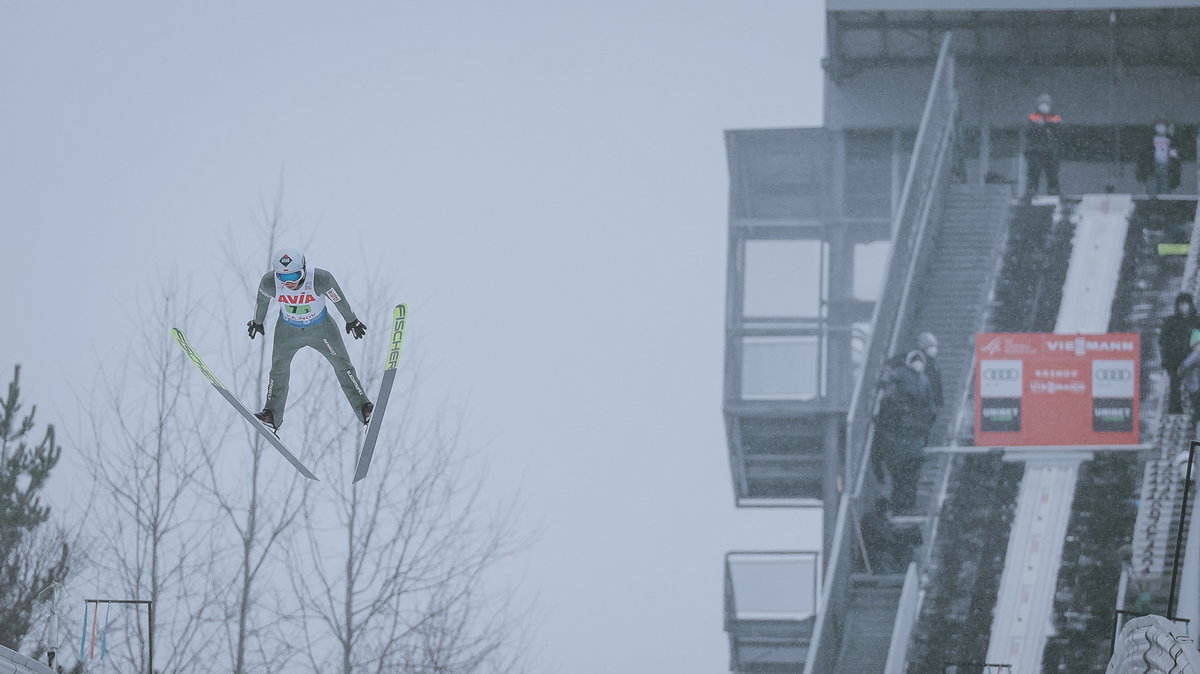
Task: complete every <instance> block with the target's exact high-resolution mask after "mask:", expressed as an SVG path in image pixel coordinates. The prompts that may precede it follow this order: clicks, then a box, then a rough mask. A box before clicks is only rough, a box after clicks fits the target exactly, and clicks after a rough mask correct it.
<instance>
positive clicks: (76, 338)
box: [0, 0, 824, 673]
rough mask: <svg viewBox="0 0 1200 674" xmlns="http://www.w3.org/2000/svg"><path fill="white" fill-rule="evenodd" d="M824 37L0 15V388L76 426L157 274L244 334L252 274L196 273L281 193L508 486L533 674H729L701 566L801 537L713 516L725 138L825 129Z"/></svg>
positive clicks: (347, 9) (501, 15) (145, 5)
mask: <svg viewBox="0 0 1200 674" xmlns="http://www.w3.org/2000/svg"><path fill="white" fill-rule="evenodd" d="M823 36H824V27H823V15H822V7H821V5H820V3H816V2H812V3H807V2H796V1H795V0H786V1H785V0H759V1H757V2H752V3H733V2H723V1H717V0H706V1H702V2H694V1H688V0H659V1H657V2H654V3H562V2H552V1H547V0H523V1H518V2H509V3H502V4H500V3H469V4H468V3H447V2H432V1H430V2H405V3H385V2H362V3H354V4H353V5H334V4H327V3H314V2H300V3H292V2H289V3H284V2H263V3H252V4H250V5H247V4H246V3H236V2H206V3H193V4H191V5H190V6H188V7H186V8H184V7H182V6H180V5H178V4H175V3H155V2H140V3H134V2H107V3H56V2H34V1H33V0H19V1H16V2H12V1H7V2H4V1H0V118H2V119H4V120H5V123H4V125H3V128H2V129H0V156H2V157H3V159H2V160H0V240H2V241H3V243H2V244H0V260H2V261H3V263H4V270H5V276H6V281H7V284H6V285H7V293H6V295H7V296H8V297H9V298H10V305H9V313H8V316H9V320H8V321H6V329H5V330H0V368H2V372H0V374H2V375H3V377H4V381H5V382H7V381H8V376H9V374H10V369H11V366H12V364H13V363H21V364H23V366H24V368H23V376H24V389H25V394H26V398H27V400H29V401H30V402H36V403H38V404H39V409H40V411H39V414H40V417H41V420H42V421H53V422H56V423H58V424H60V425H61V426H63V427H64V428H68V429H69V428H74V427H78V421H79V419H78V410H76V409H75V405H74V396H75V395H76V394H77V393H86V391H88V390H89V389H90V387H91V386H92V385H93V383H94V377H95V370H96V367H95V362H94V359H97V358H99V359H101V360H103V359H106V358H116V357H117V356H118V355H120V354H122V353H124V347H125V344H126V343H127V342H129V341H132V339H133V337H132V336H133V335H136V334H137V333H138V332H140V331H150V332H155V333H161V334H162V335H163V338H164V339H166V338H167V329H168V327H170V326H163V325H155V324H151V323H148V322H147V321H146V319H145V317H142V316H139V315H137V312H136V303H137V299H138V298H139V297H141V296H143V295H144V294H145V293H146V292H147V291H148V290H150V289H152V288H153V287H155V285H156V284H157V283H158V282H159V281H161V280H162V279H178V280H181V281H184V282H186V283H188V284H190V286H191V288H192V290H194V291H199V292H200V293H201V295H202V299H201V301H199V302H198V303H197V306H196V310H195V312H194V314H193V315H191V317H190V319H189V320H190V322H191V325H192V326H201V325H203V326H209V327H211V326H213V325H215V326H217V327H218V328H219V327H221V326H227V327H228V330H230V331H231V332H234V333H242V332H243V331H244V324H245V321H246V320H248V319H249V317H250V313H251V308H252V298H253V292H254V289H253V286H254V283H255V282H256V280H257V279H256V278H247V279H246V283H245V289H244V292H241V293H240V294H238V293H233V294H232V295H229V296H225V295H224V294H223V293H221V294H218V289H217V288H215V287H213V286H212V285H211V284H208V283H206V280H207V279H208V278H210V273H211V271H212V269H213V266H214V265H216V264H219V259H218V258H219V256H220V246H221V241H222V233H223V232H225V231H226V230H227V228H234V229H245V228H249V227H252V226H254V224H255V223H256V222H257V220H256V218H257V212H258V209H259V206H260V204H261V202H262V200H263V199H267V200H269V199H270V198H271V195H272V194H274V192H275V190H276V188H277V186H278V184H279V182H280V180H281V177H282V181H283V184H284V190H285V199H284V203H285V211H286V212H287V214H288V215H289V216H291V217H293V218H295V219H297V220H298V221H300V223H301V224H302V226H304V227H306V228H307V229H308V231H311V232H312V235H311V241H309V242H307V243H308V247H307V252H308V254H309V258H310V260H311V262H312V263H313V264H314V265H316V266H321V267H323V268H326V269H329V270H331V271H333V272H334V273H335V274H336V275H337V277H338V280H339V282H340V284H341V286H342V288H343V289H344V290H345V292H346V294H347V295H348V296H349V298H350V299H351V300H352V301H353V299H354V298H355V295H356V290H357V289H359V288H361V287H362V286H363V285H364V283H365V278H366V272H365V271H364V270H363V269H362V267H363V264H364V260H365V261H366V264H368V265H370V266H372V267H374V268H377V269H383V270H386V274H387V276H389V278H391V279H392V280H393V281H395V283H396V285H397V287H399V288H400V290H401V291H402V293H403V296H402V297H397V298H396V301H397V302H398V301H408V302H409V304H410V311H411V319H410V323H409V334H408V336H407V337H406V340H407V341H408V344H409V345H408V346H407V347H406V349H407V351H406V356H405V357H409V355H412V357H419V358H421V359H422V361H423V362H425V363H427V364H428V365H429V366H430V367H429V371H428V372H427V379H428V380H429V386H430V387H431V388H432V390H433V392H434V393H435V394H436V395H446V396H449V397H451V399H453V400H455V401H464V402H465V403H466V404H467V406H468V408H469V410H470V419H471V426H470V428H471V432H472V439H473V440H474V441H475V442H476V443H478V444H481V445H486V447H487V452H486V453H487V454H488V456H489V459H490V461H491V464H492V470H493V475H492V478H491V481H490V482H491V484H490V489H491V490H492V491H494V492H496V493H497V494H504V493H508V492H511V491H512V490H514V489H520V490H521V491H522V493H523V495H524V501H525V504H526V507H525V519H524V521H523V522H522V525H523V526H524V527H526V528H527V529H529V530H538V531H540V532H541V533H540V537H539V539H538V542H537V544H536V545H535V546H534V547H533V548H532V549H530V550H529V551H528V552H526V553H525V554H523V555H522V557H521V558H520V559H519V560H516V562H515V564H514V565H510V566H513V569H512V570H511V572H512V574H513V575H514V577H515V576H522V577H523V579H524V580H523V583H524V585H523V587H524V588H525V590H526V591H527V592H529V593H532V594H536V596H537V602H536V623H537V625H538V632H537V634H536V639H535V643H536V645H537V647H538V650H539V653H540V656H541V657H540V663H541V665H542V670H543V671H546V672H564V673H576V672H581V673H590V672H596V673H609V672H680V673H699V672H714V673H715V672H725V671H728V650H727V641H726V637H725V634H724V632H723V628H722V603H721V597H722V556H723V554H724V553H725V552H726V551H727V550H731V549H815V548H816V547H817V546H818V545H819V538H820V537H819V530H818V527H819V521H820V518H819V513H817V512H812V511H809V512H794V511H791V512H789V511H770V512H751V511H740V512H739V511H737V510H736V509H735V508H734V507H733V496H732V490H731V485H730V475H729V464H728V453H727V449H726V445H725V436H724V428H723V423H722V420H721V414H720V409H721V378H722V368H723V353H722V348H723V342H722V339H723V311H724V292H725V288H724V285H725V245H726V231H725V230H726V226H727V222H726V194H727V187H728V180H727V174H726V164H725V154H724V146H723V138H722V131H723V130H724V129H727V128H753V127H780V126H815V125H820V124H821V118H820V115H821V112H820V111H821V90H820V69H819V60H820V57H821V55H822V53H823V51H824V49H823ZM299 243H301V244H302V243H305V242H299ZM265 253H266V252H265V251H263V257H264V259H265ZM361 318H362V320H364V321H365V322H366V323H367V324H368V326H371V327H372V328H375V329H380V328H382V327H383V325H384V318H385V317H383V316H369V315H368V316H362V317H361ZM180 327H185V329H186V327H188V326H180ZM247 345H249V342H248V341H247ZM356 347H357V345H354V346H352V347H351V355H352V357H353V358H354V359H355V362H356V364H358V366H359V367H360V369H361V368H364V367H370V363H371V362H373V359H372V357H368V356H367V355H366V354H363V353H362V351H361V350H360V349H358V348H356ZM303 363H308V364H311V365H313V366H319V367H325V366H324V365H323V364H321V363H319V362H318V361H316V360H307V361H306V360H302V359H298V360H297V365H298V366H300V365H301V364H303ZM197 380H199V377H197ZM199 384H200V382H199V381H197V385H199ZM248 404H249V405H250V406H251V407H255V406H256V405H257V404H258V401H249V403H248ZM335 404H341V403H340V401H336V402H335ZM66 451H67V457H66V459H65V460H64V464H65V465H64V467H63V468H60V472H66V471H74V473H73V474H72V475H73V476H75V479H82V480H85V481H86V479H87V477H86V475H84V474H82V471H81V469H80V467H79V465H78V464H76V463H74V462H72V460H71V456H70V452H71V447H70V446H68V447H67V450H66ZM348 460H349V459H348ZM59 479H62V480H65V479H67V478H65V477H62V476H60V478H59ZM59 498H62V497H61V496H60V497H59Z"/></svg>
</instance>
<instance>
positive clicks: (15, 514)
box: [0, 365, 69, 650]
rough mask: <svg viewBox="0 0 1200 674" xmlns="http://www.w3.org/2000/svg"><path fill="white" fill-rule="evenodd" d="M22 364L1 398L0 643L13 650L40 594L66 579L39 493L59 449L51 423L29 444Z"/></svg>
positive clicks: (61, 546) (64, 558)
mask: <svg viewBox="0 0 1200 674" xmlns="http://www.w3.org/2000/svg"><path fill="white" fill-rule="evenodd" d="M20 379H21V366H19V365H18V366H16V367H14V368H13V379H12V383H10V384H9V385H8V396H7V397H6V398H4V399H2V400H0V644H2V645H4V646H7V647H9V648H12V649H14V650H16V649H18V648H20V646H21V642H22V641H23V640H24V639H25V636H26V635H27V634H28V633H29V630H30V626H31V622H32V620H33V613H34V607H35V605H36V603H37V601H38V595H39V593H41V592H42V591H43V590H45V589H46V588H47V587H48V586H49V585H50V584H51V583H54V582H61V581H62V580H64V579H65V578H66V575H67V571H68V568H69V558H68V550H67V544H66V542H65V541H63V540H62V536H61V534H60V532H50V531H48V530H47V529H48V527H47V526H46V523H47V520H48V519H49V517H50V507H49V506H47V505H43V504H42V500H41V497H40V495H41V491H42V489H43V488H44V487H45V485H46V480H47V478H49V477H50V471H51V470H52V469H53V468H54V466H55V465H56V464H57V463H58V458H59V456H60V455H61V454H62V447H60V446H59V445H58V444H57V443H55V441H54V426H53V424H48V425H47V426H46V432H45V435H43V436H42V440H41V442H39V443H38V444H36V445H33V446H30V445H29V444H28V443H27V439H28V440H29V441H32V437H34V436H32V435H30V433H31V432H32V431H33V429H34V414H35V413H36V412H37V406H36V405H35V406H33V407H31V408H30V409H29V414H28V415H25V416H24V417H22V416H21V414H20V413H21V407H22V405H21V402H20V394H21V388H20Z"/></svg>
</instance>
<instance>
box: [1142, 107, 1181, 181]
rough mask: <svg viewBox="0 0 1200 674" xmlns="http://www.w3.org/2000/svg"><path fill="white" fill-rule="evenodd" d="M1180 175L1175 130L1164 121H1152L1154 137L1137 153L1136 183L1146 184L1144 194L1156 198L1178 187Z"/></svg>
mask: <svg viewBox="0 0 1200 674" xmlns="http://www.w3.org/2000/svg"><path fill="white" fill-rule="evenodd" d="M1182 173H1183V171H1182V164H1181V162H1180V161H1179V150H1178V148H1177V147H1176V146H1175V129H1174V128H1173V127H1172V126H1171V125H1170V124H1168V123H1167V120H1165V119H1161V118H1160V119H1156V120H1154V136H1153V137H1152V138H1151V140H1150V142H1149V143H1144V144H1143V145H1142V149H1141V151H1140V152H1139V153H1138V163H1137V176H1136V177H1137V180H1138V182H1143V183H1146V193H1147V194H1149V195H1150V196H1152V197H1156V196H1158V195H1160V194H1170V192H1171V190H1173V189H1175V188H1176V187H1179V180H1180V178H1181V175H1182Z"/></svg>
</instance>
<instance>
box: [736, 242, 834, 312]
mask: <svg viewBox="0 0 1200 674" xmlns="http://www.w3.org/2000/svg"><path fill="white" fill-rule="evenodd" d="M745 269H746V273H745V278H744V279H743V283H742V292H743V299H742V302H743V304H742V314H743V315H744V316H747V317H750V316H757V317H765V316H775V317H788V318H795V317H811V318H815V317H817V316H818V315H820V311H821V242H819V241H747V242H746V266H745Z"/></svg>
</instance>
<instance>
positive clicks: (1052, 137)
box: [1025, 94, 1062, 199]
mask: <svg viewBox="0 0 1200 674" xmlns="http://www.w3.org/2000/svg"><path fill="white" fill-rule="evenodd" d="M1050 105H1051V100H1050V94H1042V95H1041V96H1038V97H1037V109H1036V110H1035V111H1033V112H1031V113H1029V116H1028V126H1027V127H1026V131H1025V169H1026V178H1027V180H1026V193H1025V196H1026V198H1030V199H1031V198H1033V197H1034V196H1035V195H1036V194H1037V193H1038V185H1039V183H1040V182H1041V180H1042V175H1043V174H1045V176H1046V193H1047V194H1052V195H1057V194H1058V160H1059V156H1060V153H1059V133H1060V127H1061V126H1062V115H1059V114H1058V113H1055V112H1051V111H1050Z"/></svg>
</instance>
